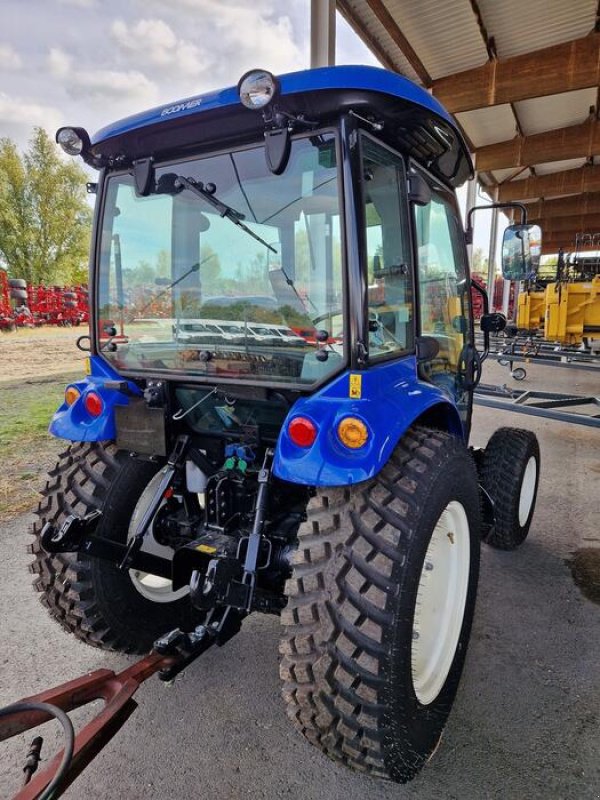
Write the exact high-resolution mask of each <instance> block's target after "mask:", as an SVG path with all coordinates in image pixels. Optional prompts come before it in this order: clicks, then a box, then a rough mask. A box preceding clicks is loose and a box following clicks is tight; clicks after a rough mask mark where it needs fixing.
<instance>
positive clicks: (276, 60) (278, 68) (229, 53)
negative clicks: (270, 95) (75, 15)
mask: <svg viewBox="0 0 600 800" xmlns="http://www.w3.org/2000/svg"><path fill="white" fill-rule="evenodd" d="M142 3H143V8H144V10H145V11H146V12H148V11H149V10H152V11H155V12H159V10H160V13H161V16H163V15H164V16H165V18H167V19H168V24H169V26H171V27H172V29H173V30H175V31H180V30H185V31H186V32H187V33H186V35H187V36H188V37H190V38H191V37H192V35H193V45H192V46H193V47H194V48H195V51H194V54H195V57H196V58H197V59H198V60H199V61H200V62H201V69H202V70H203V72H204V75H203V80H202V85H203V86H204V87H205V88H209V87H211V88H215V87H217V86H219V85H225V84H231V83H235V81H236V80H237V78H238V77H239V75H241V74H242V73H243V72H245V71H246V70H248V69H251V68H252V67H265V68H266V69H269V70H272V71H273V72H290V71H292V70H294V69H302V68H306V67H308V61H309V58H308V51H307V49H306V47H304V46H302V47H301V46H300V45H301V44H303V42H301V41H300V40H301V39H302V38H303V34H301V33H300V32H299V30H297V27H298V26H297V25H296V26H294V23H293V22H292V16H291V14H288V13H286V12H285V6H284V5H283V4H282V3H277V2H274V0H251V2H249V3H248V2H247V0H246V2H242V0H170V2H169V5H168V6H166V4H165V3H164V0H138V5H139V6H140V7H142ZM282 9H283V11H282ZM306 13H307V14H308V10H307V12H306ZM296 16H297V15H296ZM296 22H297V19H296ZM147 57H151V55H150V54H148V56H147ZM196 86H198V84H196Z"/></svg>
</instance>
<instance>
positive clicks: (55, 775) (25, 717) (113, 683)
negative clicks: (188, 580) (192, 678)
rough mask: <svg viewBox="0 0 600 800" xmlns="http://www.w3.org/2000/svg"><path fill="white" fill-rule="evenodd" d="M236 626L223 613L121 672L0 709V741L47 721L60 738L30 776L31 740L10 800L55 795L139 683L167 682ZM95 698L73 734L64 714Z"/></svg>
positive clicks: (36, 748) (113, 727)
mask: <svg viewBox="0 0 600 800" xmlns="http://www.w3.org/2000/svg"><path fill="white" fill-rule="evenodd" d="M240 624H241V621H240V617H239V616H238V615H236V614H235V612H232V611H231V610H230V609H226V610H225V612H224V613H222V614H221V615H220V616H219V618H218V619H215V620H211V621H207V624H206V625H198V626H197V628H196V629H195V630H193V631H191V632H189V633H184V632H183V631H181V630H179V629H176V630H173V631H171V632H170V633H168V634H166V635H165V636H162V637H161V638H160V639H157V641H156V642H155V643H154V647H153V649H152V651H151V652H150V653H149V654H148V655H147V656H144V657H143V658H141V659H140V660H139V661H137V662H136V663H135V664H132V665H131V666H129V667H127V669H124V670H123V671H122V672H118V673H115V672H113V671H112V670H108V669H98V670H96V671H95V672H88V673H86V674H85V675H82V676H81V677H79V678H75V680H72V681H67V682H66V683H61V684H60V685H59V686H54V687H53V688H52V689H46V691H44V692H40V694H36V695H32V696H30V697H24V698H23V699H22V700H18V701H17V702H16V703H13V704H11V705H9V706H6V707H5V708H2V709H0V741H5V740H6V739H10V738H12V737H13V736H17V735H18V734H20V733H24V732H25V731H28V730H31V729H32V728H35V727H37V726H38V725H41V724H43V723H44V722H47V721H48V720H49V719H52V718H53V717H54V718H55V719H56V720H57V721H58V722H60V724H61V725H62V728H63V731H64V734H65V747H64V748H63V750H62V751H61V752H60V753H58V754H57V755H56V756H55V757H54V758H53V759H52V760H51V762H50V764H49V765H48V766H47V767H46V768H45V769H44V770H43V771H42V772H40V773H38V774H37V775H35V777H33V776H34V774H35V772H36V770H37V767H38V764H39V761H40V751H41V747H42V739H41V737H36V738H35V739H34V740H33V742H32V744H31V746H30V749H29V752H28V754H27V759H26V762H25V766H24V768H23V772H24V773H25V781H24V785H23V787H22V788H21V790H20V791H19V792H17V794H16V795H14V798H13V800H50V798H52V799H53V800H54V798H57V797H60V796H61V795H62V794H63V793H64V792H65V791H66V789H67V788H68V787H69V786H70V785H71V783H73V781H74V780H75V779H76V778H77V776H78V775H80V774H81V772H83V770H84V769H85V768H86V767H87V766H88V764H89V763H90V762H91V761H92V760H93V759H94V758H95V757H96V756H97V755H98V753H100V751H101V750H102V749H103V748H104V747H105V746H106V745H107V744H108V742H109V741H110V740H111V739H112V738H113V736H114V735H115V734H116V733H117V732H118V731H119V730H120V728H121V727H122V726H123V725H124V724H125V722H126V721H127V720H128V719H129V717H130V716H131V714H132V713H133V712H134V711H135V709H136V708H137V703H136V702H135V701H134V699H133V696H134V694H135V693H136V692H137V690H138V689H139V687H140V686H141V685H142V683H143V682H144V681H146V680H147V679H148V678H150V677H151V676H152V675H155V674H156V673H157V672H158V676H159V678H160V679H161V680H162V681H171V680H173V679H174V678H175V676H176V675H178V674H179V673H180V672H181V671H182V670H183V669H185V667H187V666H188V665H189V664H191V663H192V661H194V660H195V659H196V658H198V656H200V655H202V653H204V652H205V651H206V650H208V648H209V647H211V646H212V645H217V646H218V647H220V646H222V645H223V644H225V643H226V642H227V641H228V640H229V639H231V637H232V636H234V635H235V634H236V633H237V632H238V631H239V629H240ZM95 700H104V706H103V707H102V708H101V710H100V711H99V712H98V713H97V714H96V716H95V717H94V718H93V719H92V720H90V722H88V723H87V724H86V725H85V726H83V727H82V728H81V729H80V730H79V731H78V732H77V733H75V730H74V728H73V724H72V723H71V721H70V719H69V717H68V714H67V713H66V712H69V711H74V710H75V709H76V708H81V707H82V706H85V705H87V704H88V703H91V702H93V701H95Z"/></svg>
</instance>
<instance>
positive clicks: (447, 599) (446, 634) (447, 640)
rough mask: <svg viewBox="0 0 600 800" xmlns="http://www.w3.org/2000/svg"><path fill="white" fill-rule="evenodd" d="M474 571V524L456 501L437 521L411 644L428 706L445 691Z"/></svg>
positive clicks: (418, 686) (417, 685)
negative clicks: (443, 689) (470, 579)
mask: <svg viewBox="0 0 600 800" xmlns="http://www.w3.org/2000/svg"><path fill="white" fill-rule="evenodd" d="M469 570H470V538H469V522H468V519H467V515H466V512H465V509H464V507H463V505H462V504H461V503H460V502H458V501H457V500H452V501H451V502H450V503H448V505H447V506H446V508H445V509H444V511H443V512H442V514H441V515H440V518H439V520H438V521H437V523H436V526H435V528H434V529H433V533H432V535H431V539H430V541H429V545H428V547H427V552H426V554H425V560H424V562H423V568H422V570H421V577H420V579H419V587H418V591H417V599H416V606H415V614H414V618H413V634H412V648H411V671H412V680H413V688H414V691H415V694H416V696H417V699H418V700H419V702H420V703H421V704H422V705H428V704H429V703H432V702H433V701H434V700H435V699H436V697H437V696H438V695H439V693H440V691H441V690H442V687H443V686H444V683H445V682H446V678H447V677H448V673H449V672H450V668H451V667H452V662H453V661H454V655H455V653H456V648H457V645H458V640H459V638H460V632H461V629H462V622H463V617H464V612H465V604H466V598H467V589H468V585H469Z"/></svg>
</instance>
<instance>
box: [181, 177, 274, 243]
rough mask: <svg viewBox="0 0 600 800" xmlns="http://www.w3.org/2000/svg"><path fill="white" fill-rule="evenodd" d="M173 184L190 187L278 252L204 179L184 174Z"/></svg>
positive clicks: (228, 217) (243, 228) (234, 222)
mask: <svg viewBox="0 0 600 800" xmlns="http://www.w3.org/2000/svg"><path fill="white" fill-rule="evenodd" d="M173 185H174V187H175V188H176V189H179V188H182V189H189V190H190V191H191V192H194V194H197V195H198V196H199V197H201V198H202V199H203V200H205V201H206V202H207V203H208V204H209V205H211V206H212V207H213V208H214V209H216V210H217V211H218V212H219V214H220V216H221V217H226V218H227V219H229V220H231V222H233V224H234V225H237V226H238V228H241V229H242V230H243V231H246V233H248V234H250V236H252V238H253V239H256V241H257V242H260V243H261V244H263V245H264V246H265V247H266V248H268V249H269V250H270V251H271V252H272V253H277V250H276V249H275V248H274V247H271V245H270V244H268V243H267V242H265V240H264V239H262V238H261V237H260V236H259V235H258V234H256V233H254V231H251V230H250V228H249V227H248V226H247V225H244V223H243V222H242V220H243V219H244V215H243V214H240V212H239V211H236V210H235V208H232V207H231V206H228V205H227V204H226V203H223V202H222V201H221V200H219V199H218V198H217V197H215V195H214V191H209V190H208V189H207V188H206V187H205V185H204V184H203V183H202V181H195V180H192V179H191V178H184V177H183V176H182V175H177V176H176V178H175V181H174V184H173ZM209 185H210V184H209ZM212 186H214V184H212Z"/></svg>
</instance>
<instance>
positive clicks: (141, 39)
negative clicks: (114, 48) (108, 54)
mask: <svg viewBox="0 0 600 800" xmlns="http://www.w3.org/2000/svg"><path fill="white" fill-rule="evenodd" d="M111 35H112V37H113V39H114V40H115V41H116V42H117V44H118V45H119V47H120V48H121V50H122V51H123V52H125V53H126V54H127V55H129V56H130V57H133V58H135V59H139V60H140V61H141V62H142V63H150V64H153V65H155V66H159V67H173V68H174V70H176V71H177V73H183V74H184V75H188V76H189V75H194V76H195V75H198V74H199V73H200V72H201V71H202V70H203V69H205V67H206V66H207V63H206V60H205V59H204V58H202V56H201V54H200V50H199V48H198V47H197V46H196V45H195V44H193V43H192V42H188V41H185V40H184V39H178V38H177V36H176V35H175V33H174V32H173V29H172V28H171V27H170V26H169V25H168V24H167V23H166V22H165V21H164V20H162V19H140V20H138V21H137V22H136V23H135V24H132V25H128V24H127V23H126V22H124V21H123V20H122V19H117V20H115V21H114V22H113V24H112V26H111Z"/></svg>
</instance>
